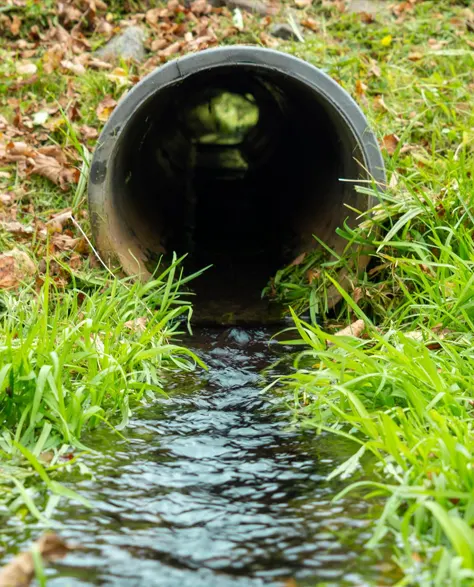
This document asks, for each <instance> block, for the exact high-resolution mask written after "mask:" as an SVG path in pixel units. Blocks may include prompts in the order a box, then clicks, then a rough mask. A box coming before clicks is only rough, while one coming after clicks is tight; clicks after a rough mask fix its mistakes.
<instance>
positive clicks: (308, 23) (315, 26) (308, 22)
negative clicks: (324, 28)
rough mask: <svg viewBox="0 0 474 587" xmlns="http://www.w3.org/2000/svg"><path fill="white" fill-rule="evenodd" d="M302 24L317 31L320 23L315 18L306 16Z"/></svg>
mask: <svg viewBox="0 0 474 587" xmlns="http://www.w3.org/2000/svg"><path fill="white" fill-rule="evenodd" d="M301 26H303V27H305V28H307V29H310V30H311V31H314V32H315V33H316V32H318V31H319V23H318V22H317V21H316V20H314V18H304V19H303V20H302V21H301Z"/></svg>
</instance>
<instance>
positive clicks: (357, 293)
mask: <svg viewBox="0 0 474 587" xmlns="http://www.w3.org/2000/svg"><path fill="white" fill-rule="evenodd" d="M363 297H364V291H363V290H362V288H361V287H356V288H354V291H353V292H352V299H353V300H354V302H355V303H356V304H358V303H359V302H360V300H361V299H362V298H363Z"/></svg>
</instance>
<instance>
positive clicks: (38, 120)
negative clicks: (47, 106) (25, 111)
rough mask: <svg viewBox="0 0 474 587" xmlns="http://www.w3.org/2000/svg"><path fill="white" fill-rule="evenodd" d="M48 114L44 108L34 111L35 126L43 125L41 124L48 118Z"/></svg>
mask: <svg viewBox="0 0 474 587" xmlns="http://www.w3.org/2000/svg"><path fill="white" fill-rule="evenodd" d="M48 118H49V114H48V112H46V111H45V110H40V111H39V112H35V113H34V114H33V124H35V125H36V126H43V124H44V123H45V122H46V121H47V120H48Z"/></svg>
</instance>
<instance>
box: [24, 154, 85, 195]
mask: <svg viewBox="0 0 474 587" xmlns="http://www.w3.org/2000/svg"><path fill="white" fill-rule="evenodd" d="M32 161H33V166H32V167H31V169H30V171H29V173H30V174H32V175H41V176H42V177H46V178H47V179H49V180H50V181H52V182H53V183H55V184H56V185H58V186H59V187H60V188H61V189H63V190H66V189H67V184H69V183H77V182H78V181H79V175H80V174H79V171H78V170H77V169H72V168H70V167H65V166H64V165H63V164H62V163H60V162H59V161H58V160H57V159H55V158H54V157H49V156H47V155H43V154H41V153H38V154H37V155H36V157H35V158H34V159H33V160H32Z"/></svg>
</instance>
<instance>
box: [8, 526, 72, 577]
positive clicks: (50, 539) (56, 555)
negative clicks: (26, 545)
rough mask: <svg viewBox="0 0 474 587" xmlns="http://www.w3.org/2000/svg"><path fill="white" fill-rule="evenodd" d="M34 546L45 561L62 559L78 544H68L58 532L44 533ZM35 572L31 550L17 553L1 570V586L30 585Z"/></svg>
mask: <svg viewBox="0 0 474 587" xmlns="http://www.w3.org/2000/svg"><path fill="white" fill-rule="evenodd" d="M33 547H35V548H36V550H37V551H38V552H39V554H40V555H41V558H42V559H43V562H44V563H49V562H53V561H56V560H59V559H62V558H64V557H65V556H66V554H67V553H68V552H70V551H71V550H76V549H77V546H70V545H68V544H66V543H65V542H64V541H63V540H62V539H61V538H60V537H59V536H58V535H57V534H54V533H52V532H49V533H48V534H44V536H42V537H41V538H40V539H39V540H38V541H37V542H35V543H34V544H33ZM34 574H35V565H34V562H33V555H32V553H31V551H29V552H21V553H20V554H17V555H16V556H15V558H14V559H13V560H11V561H10V562H9V563H8V564H7V565H5V566H4V567H3V568H2V569H1V570H0V587H28V585H30V583H31V581H32V580H33V577H34Z"/></svg>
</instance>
